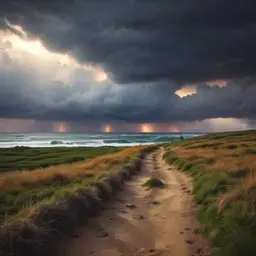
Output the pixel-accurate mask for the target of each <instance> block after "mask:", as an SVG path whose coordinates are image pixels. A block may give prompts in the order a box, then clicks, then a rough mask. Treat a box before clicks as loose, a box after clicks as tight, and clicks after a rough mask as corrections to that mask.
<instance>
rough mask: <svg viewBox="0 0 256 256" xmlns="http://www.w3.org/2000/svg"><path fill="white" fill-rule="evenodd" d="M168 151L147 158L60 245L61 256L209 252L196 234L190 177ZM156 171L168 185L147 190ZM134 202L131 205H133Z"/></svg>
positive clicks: (187, 255) (183, 255)
mask: <svg viewBox="0 0 256 256" xmlns="http://www.w3.org/2000/svg"><path fill="white" fill-rule="evenodd" d="M163 154H164V149H163V148H161V149H159V150H158V151H156V152H154V153H152V154H150V155H148V156H147V157H146V159H144V160H143V164H142V172H141V173H140V174H139V175H138V176H136V177H134V178H133V180H132V181H130V182H128V183H127V184H126V186H125V189H124V191H122V192H120V193H119V194H118V195H117V198H116V199H115V200H114V201H113V202H111V203H110V204H109V207H108V209H106V210H105V211H104V212H103V213H102V215H101V216H99V217H97V218H94V219H92V220H91V221H90V224H89V226H87V227H85V228H82V229H80V230H78V231H77V232H76V233H75V234H74V235H73V236H74V237H73V238H71V239H67V241H63V243H62V244H61V245H60V246H58V254H59V255H62V256H82V255H83V256H85V255H95V256H103V255H104V256H132V255H141V256H143V255H155V256H156V255H159V256H167V255H172V256H192V255H194V256H196V255H204V256H206V255H211V254H210V253H209V247H208V244H207V242H206V241H205V240H204V239H203V238H202V237H201V236H200V235H199V234H198V232H197V231H198V223H197V222H196V220H195V216H194V215H195V210H196V209H195V205H194V204H193V201H192V195H191V193H190V190H191V183H190V180H189V178H188V177H187V176H185V175H183V174H182V173H180V172H177V171H175V170H173V169H171V168H170V166H169V165H167V164H166V163H165V161H164V160H163ZM152 174H154V175H156V176H158V177H159V178H161V179H162V181H163V182H164V183H165V184H166V186H165V188H163V189H153V190H145V188H143V187H142V186H141V184H142V183H143V182H144V181H145V180H147V178H148V177H150V176H151V175H152ZM129 204H131V205H129Z"/></svg>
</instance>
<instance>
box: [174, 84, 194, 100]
mask: <svg viewBox="0 0 256 256" xmlns="http://www.w3.org/2000/svg"><path fill="white" fill-rule="evenodd" d="M175 94H176V95H178V96H179V97H180V98H183V97H186V96H188V95H193V94H196V86H190V85H189V86H184V87H183V88H181V89H179V90H177V91H176V92H175Z"/></svg>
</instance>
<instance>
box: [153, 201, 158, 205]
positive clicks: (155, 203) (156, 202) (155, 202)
mask: <svg viewBox="0 0 256 256" xmlns="http://www.w3.org/2000/svg"><path fill="white" fill-rule="evenodd" d="M151 204H154V205H157V204H160V202H159V201H152V202H151Z"/></svg>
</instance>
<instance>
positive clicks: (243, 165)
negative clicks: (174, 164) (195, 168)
mask: <svg viewBox="0 0 256 256" xmlns="http://www.w3.org/2000/svg"><path fill="white" fill-rule="evenodd" d="M237 134H239V135H240V136H238V135H237ZM221 135H222V136H220V135H219V137H218V136H217V135H215V137H214V136H213V137H211V136H206V137H202V138H201V137H198V138H196V139H192V140H187V141H184V143H180V144H179V146H177V147H175V148H174V151H175V152H176V153H177V155H179V156H180V157H182V158H184V159H186V160H190V159H193V158H194V159H197V160H196V162H197V163H199V164H200V165H203V166H204V167H207V169H208V170H211V171H215V172H232V171H234V170H251V169H252V170H256V131H252V132H250V133H248V132H245V133H242V132H241V133H233V134H232V133H227V134H226V136H225V134H221Z"/></svg>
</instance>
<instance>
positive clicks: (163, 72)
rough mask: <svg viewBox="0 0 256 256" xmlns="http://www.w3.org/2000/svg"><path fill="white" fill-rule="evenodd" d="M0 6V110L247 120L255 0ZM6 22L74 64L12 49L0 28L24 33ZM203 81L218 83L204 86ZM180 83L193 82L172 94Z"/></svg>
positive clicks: (20, 114) (251, 116)
mask: <svg viewBox="0 0 256 256" xmlns="http://www.w3.org/2000/svg"><path fill="white" fill-rule="evenodd" d="M1 5H2V6H1V8H0V15H1V19H0V26H1V29H2V30H1V31H2V32H1V33H2V34H0V51H1V55H0V117H1V118H19V119H35V120H49V121H55V120H63V121H75V122H84V123H92V122H93V123H100V122H120V123H145V122H149V123H150V122H151V123H174V122H192V121H200V120H204V119H210V118H242V119H248V120H249V121H248V122H250V123H254V121H253V120H255V115H256V101H255V95H256V86H255V83H256V80H255V78H254V73H255V66H256V47H255V45H256V32H255V31H256V25H255V24H256V8H255V3H254V1H249V0H247V1H242V0H235V1H232V2H230V1H227V0H222V1H221V0H218V1H201V0H170V1H167V0H158V1H153V0H147V1H146V0H123V1H121V0H108V1H105V0H104V1H103V0H93V1H91V0H88V1H82V0H77V1H65V0H64V1H59V0H56V1H51V2H50V1H40V0H37V1H30V0H20V1H14V0H9V1H8V2H6V3H1ZM10 24H14V25H19V26H20V27H21V28H23V30H24V31H25V32H26V33H27V35H28V39H27V40H32V41H33V40H35V39H36V38H39V39H40V40H41V41H42V43H43V45H44V46H45V47H46V48H47V49H48V50H49V51H50V52H58V53H59V54H68V55H69V56H71V57H72V58H74V59H75V60H76V61H77V65H67V64H62V63H59V61H58V59H54V58H52V59H50V60H49V59H47V58H46V59H45V58H42V56H45V55H44V54H43V53H42V56H41V55H40V56H33V54H32V53H30V52H18V50H17V49H16V48H15V44H14V43H15V41H11V42H8V40H7V41H6V40H3V38H4V36H3V35H4V33H9V34H16V36H18V37H21V38H24V33H23V31H22V30H19V29H17V27H15V26H10ZM4 31H5V32H4ZM6 31H9V32H6ZM1 36H2V37H1ZM1 38H2V41H1ZM90 64H93V65H95V66H97V67H101V68H102V69H104V71H105V72H106V73H107V74H108V77H109V79H106V80H105V79H103V80H102V81H100V82H99V81H97V79H95V74H93V72H92V70H89V69H87V70H85V69H84V68H83V66H82V65H90ZM212 80H226V81H227V84H226V86H225V87H219V86H209V85H208V84H207V81H212ZM186 84H196V89H197V92H196V94H193V95H190V96H186V97H183V98H181V97H179V96H178V95H176V94H175V92H176V91H177V90H179V89H181V88H182V87H184V85H186Z"/></svg>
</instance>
